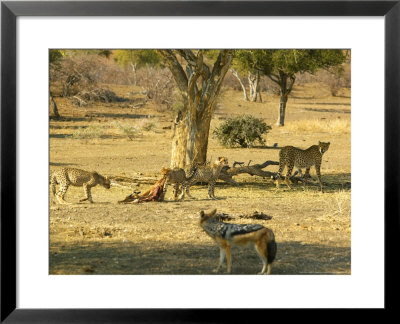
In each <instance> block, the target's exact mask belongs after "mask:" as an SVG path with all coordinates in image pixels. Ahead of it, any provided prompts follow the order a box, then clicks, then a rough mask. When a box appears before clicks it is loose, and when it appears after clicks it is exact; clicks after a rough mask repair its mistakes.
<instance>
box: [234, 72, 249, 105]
mask: <svg viewBox="0 0 400 324" xmlns="http://www.w3.org/2000/svg"><path fill="white" fill-rule="evenodd" d="M231 72H232V74H233V76H234V77H236V79H237V80H238V81H239V83H240V86H241V87H242V90H243V100H244V101H249V97H248V96H247V90H246V87H245V86H244V83H243V81H242V79H241V78H240V76H239V74H238V73H237V71H236V70H235V69H231Z"/></svg>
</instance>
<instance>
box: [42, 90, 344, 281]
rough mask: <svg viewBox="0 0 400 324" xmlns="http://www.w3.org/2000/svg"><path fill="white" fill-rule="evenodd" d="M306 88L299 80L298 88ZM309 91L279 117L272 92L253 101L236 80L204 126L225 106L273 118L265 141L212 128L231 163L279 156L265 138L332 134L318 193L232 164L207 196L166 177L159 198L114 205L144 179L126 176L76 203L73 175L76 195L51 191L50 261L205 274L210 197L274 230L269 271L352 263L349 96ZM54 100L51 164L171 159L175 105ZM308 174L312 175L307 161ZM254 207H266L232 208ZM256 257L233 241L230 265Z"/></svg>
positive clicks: (139, 167) (299, 141)
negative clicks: (203, 217)
mask: <svg viewBox="0 0 400 324" xmlns="http://www.w3.org/2000/svg"><path fill="white" fill-rule="evenodd" d="M110 88H112V87H111V86H110ZM308 89H309V88H307V87H302V88H301V93H302V94H303V95H304V96H305V97H307V91H308ZM112 90H113V91H115V92H116V93H117V94H118V95H120V96H124V95H125V96H128V95H130V93H134V92H135V91H134V90H135V89H133V90H132V89H131V88H129V87H124V86H118V87H115V89H113V88H112ZM298 94H300V91H299V92H298ZM132 96H134V95H132ZM308 97H310V98H311V97H312V99H307V98H306V99H304V98H303V99H301V98H291V99H290V100H289V102H288V108H287V109H288V110H287V126H285V127H283V128H280V127H275V126H274V122H275V121H276V118H277V105H278V103H279V98H278V97H276V96H267V95H264V94H263V99H264V102H263V103H249V102H244V101H243V100H242V99H241V98H242V93H241V92H240V91H231V90H227V91H225V93H224V97H223V98H221V101H220V108H219V109H218V111H217V112H216V114H215V116H214V118H213V120H212V123H211V132H212V130H213V128H214V127H216V126H217V125H218V124H219V123H220V122H221V121H223V120H225V119H226V118H228V117H232V116H235V115H240V114H243V113H246V114H252V115H254V116H257V117H260V118H263V119H264V120H265V121H266V122H267V124H270V125H272V126H273V128H272V130H271V132H270V133H269V134H268V136H267V137H266V140H267V145H268V147H261V146H260V147H253V148H249V149H242V148H225V147H222V146H221V145H220V144H219V143H218V141H217V140H215V139H213V138H210V140H209V150H208V158H209V159H212V158H215V157H217V156H226V157H227V158H228V159H229V161H230V163H232V162H233V161H245V162H246V163H247V162H248V161H249V160H252V161H253V162H251V163H260V162H264V161H265V160H275V161H276V160H277V159H278V152H279V150H278V149H274V148H272V146H273V144H274V143H277V144H278V147H279V146H283V145H295V146H298V147H302V148H305V147H309V146H310V145H312V144H315V143H317V142H318V141H319V140H321V141H330V142H331V146H330V149H329V150H328V152H327V153H326V154H325V155H324V158H323V163H322V170H321V172H322V180H323V182H324V189H325V193H323V194H322V193H320V192H319V191H318V186H314V185H310V186H308V187H307V188H303V186H302V185H294V186H293V189H292V190H288V189H287V187H286V186H285V185H283V184H282V186H281V189H280V190H277V189H276V188H275V186H274V183H273V181H272V180H271V179H262V178H259V177H251V176H249V175H240V176H237V177H236V178H235V180H236V181H238V182H239V183H240V185H239V186H238V187H232V186H229V185H227V184H223V183H218V184H217V187H216V189H215V194H216V196H217V197H218V198H219V199H217V200H210V199H208V197H207V188H206V186H202V185H198V186H194V187H193V188H192V189H191V193H192V195H193V196H195V197H196V199H194V200H191V199H186V200H184V201H182V202H175V201H171V200H170V199H172V189H171V188H169V189H168V192H167V196H166V198H167V200H166V201H165V202H162V203H143V204H139V205H120V204H117V203H116V202H117V201H118V200H121V199H122V198H124V197H125V196H126V195H128V194H130V193H132V191H133V190H138V189H139V190H142V191H145V190H146V189H147V188H148V187H150V185H151V184H150V183H148V184H147V183H143V184H140V185H135V184H132V183H124V185H126V186H127V187H128V188H123V187H111V189H109V190H106V189H104V188H102V187H95V188H93V189H92V195H93V200H94V202H95V203H94V204H89V203H88V202H83V203H78V201H79V199H80V198H82V195H83V193H82V188H76V187H71V188H70V189H69V190H68V192H67V195H66V200H67V201H69V202H72V205H58V204H56V202H55V199H53V197H51V202H50V220H49V221H50V269H49V271H50V273H51V274H212V270H213V269H214V268H215V266H216V264H217V262H218V255H219V252H218V247H217V246H216V245H215V244H214V243H213V242H212V240H211V239H210V238H209V237H208V236H207V235H206V234H205V233H204V232H202V230H201V229H200V227H199V225H198V221H199V212H200V211H201V210H203V209H204V210H210V209H213V208H217V210H218V212H222V213H227V214H229V215H232V216H233V217H234V218H233V220H232V221H230V222H235V223H260V224H263V225H264V226H267V227H269V228H271V229H272V230H273V231H274V233H275V236H276V239H277V243H278V254H277V258H276V261H275V263H274V266H273V270H272V273H273V274H305V273H312V274H318V273H324V274H350V273H351V266H350V259H351V253H350V252H351V215H350V210H351V209H350V207H351V191H350V183H351V146H350V144H351V141H350V140H351V139H350V113H349V112H350V98H344V97H329V96H328V97H323V98H317V97H316V95H315V94H312V95H311V94H310V95H309V96H308ZM131 99H132V98H131ZM133 99H134V98H133ZM56 101H57V104H58V106H59V111H60V114H61V115H62V116H64V119H61V120H58V121H56V120H51V122H50V169H51V170H53V169H54V168H57V167H61V166H71V167H77V168H82V169H86V170H97V171H98V172H100V173H101V174H104V175H121V176H126V177H137V176H143V177H154V178H156V177H159V175H160V170H161V168H162V167H163V166H168V165H169V160H170V148H171V142H170V141H171V130H170V129H168V126H171V122H172V117H171V116H170V115H169V114H166V113H161V112H159V111H158V110H157V107H155V106H152V105H148V106H145V107H143V108H140V109H135V110H132V109H129V108H126V107H124V106H119V105H118V104H116V103H112V104H103V105H98V106H91V107H87V108H85V109H80V110H77V109H76V108H75V107H73V106H71V105H70V104H69V103H68V102H67V101H64V100H63V99H60V98H56ZM338 117H340V118H338ZM119 125H122V126H124V127H135V129H138V130H139V132H140V134H141V135H139V136H136V135H135V136H133V137H132V139H129V138H128V137H127V135H126V134H124V132H123V131H122V130H121V126H119ZM96 127H99V128H100V130H101V132H100V133H101V134H100V136H98V137H96V136H94V138H88V139H79V138H78V139H77V138H73V137H72V136H71V135H72V134H73V133H74V132H75V131H77V130H78V129H80V128H89V129H91V128H92V129H96ZM267 170H270V171H275V170H277V167H276V166H271V167H269V168H267ZM311 175H312V176H313V177H314V178H315V171H314V170H312V172H311ZM129 187H131V189H129ZM254 211H258V212H263V213H265V214H267V215H269V216H271V217H272V219H271V220H255V219H249V218H241V217H239V216H241V215H245V214H249V213H251V212H254ZM260 268H261V263H260V260H259V258H258V256H257V255H256V253H255V252H254V251H253V250H247V249H234V250H233V273H234V274H255V273H257V272H258V271H260Z"/></svg>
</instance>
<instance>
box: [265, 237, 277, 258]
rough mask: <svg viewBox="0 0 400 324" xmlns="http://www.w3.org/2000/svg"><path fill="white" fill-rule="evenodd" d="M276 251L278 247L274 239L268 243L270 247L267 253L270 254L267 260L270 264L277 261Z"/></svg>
mask: <svg viewBox="0 0 400 324" xmlns="http://www.w3.org/2000/svg"><path fill="white" fill-rule="evenodd" d="M276 250H277V246H276V242H275V238H272V239H271V240H270V241H269V242H268V245H267V252H268V256H267V260H268V263H269V264H271V263H272V262H273V261H274V260H275V257H276Z"/></svg>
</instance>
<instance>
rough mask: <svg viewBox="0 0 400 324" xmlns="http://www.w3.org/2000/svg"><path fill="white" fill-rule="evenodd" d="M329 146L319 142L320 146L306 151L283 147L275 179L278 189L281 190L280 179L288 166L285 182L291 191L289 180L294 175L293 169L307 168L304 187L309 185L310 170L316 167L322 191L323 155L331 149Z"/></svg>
mask: <svg viewBox="0 0 400 324" xmlns="http://www.w3.org/2000/svg"><path fill="white" fill-rule="evenodd" d="M329 145H330V142H318V145H312V146H310V147H309V148H308V149H306V150H302V149H299V148H297V147H293V146H285V147H283V148H282V149H281V151H280V152H279V171H278V173H277V175H276V177H275V180H276V187H277V188H279V179H280V177H281V174H282V172H283V169H284V168H285V166H287V173H286V177H285V182H286V184H287V186H288V187H289V189H291V187H290V183H289V178H290V176H291V174H292V171H293V167H297V168H298V169H299V170H300V169H301V168H306V172H305V174H304V185H307V179H308V177H309V176H310V169H311V167H312V166H313V165H315V171H316V172H317V176H318V180H319V185H320V188H321V191H322V182H321V162H322V155H323V154H324V153H325V152H326V151H327V150H328V149H329ZM300 174H301V172H300Z"/></svg>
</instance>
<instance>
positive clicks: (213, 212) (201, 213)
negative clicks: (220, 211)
mask: <svg viewBox="0 0 400 324" xmlns="http://www.w3.org/2000/svg"><path fill="white" fill-rule="evenodd" d="M216 212H217V210H216V209H214V210H213V211H211V213H209V214H206V213H205V212H204V210H202V211H201V212H200V217H205V216H207V218H209V217H212V216H214V215H215V213H216Z"/></svg>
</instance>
